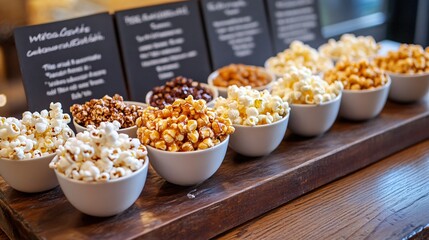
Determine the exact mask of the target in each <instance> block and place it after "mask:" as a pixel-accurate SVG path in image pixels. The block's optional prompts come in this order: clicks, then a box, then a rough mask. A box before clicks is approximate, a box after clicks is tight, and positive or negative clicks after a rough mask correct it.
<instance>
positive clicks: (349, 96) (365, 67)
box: [324, 60, 390, 121]
mask: <svg viewBox="0 0 429 240" xmlns="http://www.w3.org/2000/svg"><path fill="white" fill-rule="evenodd" d="M324 78H325V80H326V81H327V82H329V83H332V82H336V81H341V82H342V84H343V86H344V90H343V96H342V99H341V106H340V116H341V117H343V118H346V119H350V120H356V121H362V120H368V119H371V118H374V117H375V116H377V115H378V114H380V112H381V111H382V110H383V107H384V105H385V104H386V100H387V96H388V93H389V88H390V78H389V76H388V75H386V74H385V73H384V71H383V70H381V69H379V68H377V67H376V66H375V65H374V64H371V62H369V61H368V60H359V61H357V62H352V61H349V60H342V61H340V62H338V63H337V64H336V65H335V68H333V69H331V70H329V71H328V72H326V73H325V75H324Z"/></svg>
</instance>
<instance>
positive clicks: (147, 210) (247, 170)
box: [0, 97, 429, 239]
mask: <svg viewBox="0 0 429 240" xmlns="http://www.w3.org/2000/svg"><path fill="white" fill-rule="evenodd" d="M428 98H429V97H428ZM428 98H426V99H425V101H424V102H421V103H417V104H413V105H410V104H407V105H403V104H396V103H392V102H388V103H387V105H386V107H385V109H384V110H383V112H382V113H381V115H380V116H379V117H378V118H376V119H373V120H371V121H367V122H349V121H344V120H337V122H336V123H335V125H334V127H333V128H332V129H331V131H329V132H328V133H326V134H325V135H323V136H320V137H317V138H301V137H297V136H294V135H291V134H289V133H288V134H287V135H286V137H285V139H284V141H283V142H282V144H281V145H280V147H279V148H278V149H277V150H276V151H274V152H273V153H271V154H270V155H269V156H266V157H262V158H247V157H243V156H239V155H237V154H235V153H234V152H232V151H228V153H227V156H226V158H225V161H224V162H223V164H222V165H221V167H220V169H219V170H218V172H216V174H215V175H214V176H213V177H211V178H210V179H209V180H207V181H206V182H204V183H203V184H201V185H199V186H194V187H178V186H175V185H172V184H169V183H166V182H165V181H164V180H163V179H161V178H160V177H158V176H157V175H156V174H155V173H154V172H153V171H152V170H150V171H149V175H148V180H147V182H146V186H145V188H144V190H143V192H142V194H141V196H140V198H139V199H138V200H137V201H136V203H135V204H134V205H133V206H131V208H129V209H128V210H127V211H125V212H124V213H122V214H120V215H117V216H115V217H110V218H94V217H90V216H86V215H84V214H81V213H80V212H78V211H77V210H76V209H74V208H73V207H72V206H71V205H70V203H69V202H68V201H67V200H66V199H65V197H64V195H63V194H62V192H61V189H60V188H56V189H54V190H52V191H49V192H46V193H41V194H23V193H20V192H17V191H15V190H13V189H11V188H10V187H9V186H8V185H7V184H6V183H5V182H4V181H3V180H0V208H1V212H0V213H1V214H0V220H1V221H0V225H1V228H2V229H3V230H4V231H5V232H6V234H7V235H8V236H10V237H12V238H23V237H25V238H26V239H28V238H46V239H64V238H69V239H70V238H73V239H74V238H81V239H89V238H96V239H101V238H103V239H118V238H120V239H125V238H135V237H141V238H147V239H154V238H160V239H190V238H191V239H194V238H199V239H201V238H210V237H214V236H216V235H218V234H220V233H222V232H224V231H226V230H228V229H231V228H233V227H235V226H238V225H240V224H242V223H244V222H246V221H248V220H250V219H253V218H255V217H257V216H259V215H261V214H263V213H265V212H268V211H269V210H271V209H274V208H276V207H278V206H280V205H282V204H284V203H286V202H288V201H290V200H292V199H295V198H297V197H299V196H301V195H303V194H305V193H307V192H309V191H311V190H314V189H316V188H317V187H320V186H322V185H324V184H326V183H329V182H331V181H333V180H335V179H338V178H340V177H342V176H345V175H346V174H349V173H351V172H354V171H356V170H358V169H360V168H362V167H364V166H367V165H369V164H371V163H374V162H376V161H378V160H380V159H382V158H384V157H386V156H389V155H391V154H393V153H395V152H397V151H399V150H401V149H404V148H406V147H409V146H412V145H414V144H416V143H417V142H420V141H422V140H425V139H428V138H429V100H428ZM106 201H108V199H106Z"/></svg>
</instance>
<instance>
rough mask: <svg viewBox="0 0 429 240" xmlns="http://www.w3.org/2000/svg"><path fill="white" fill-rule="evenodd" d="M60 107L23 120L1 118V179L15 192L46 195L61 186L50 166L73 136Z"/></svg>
mask: <svg viewBox="0 0 429 240" xmlns="http://www.w3.org/2000/svg"><path fill="white" fill-rule="evenodd" d="M70 121H71V118H70V116H69V115H68V114H64V113H63V110H62V106H61V104H60V103H51V104H50V110H49V111H48V110H42V111H41V112H34V113H31V112H24V113H23V114H22V119H16V118H5V117H0V175H1V176H2V177H3V179H4V180H5V181H6V182H7V183H8V184H9V185H10V186H11V187H12V188H14V189H15V190H18V191H21V192H27V193H35V192H43V191H47V190H49V189H52V188H54V187H56V186H57V185H58V181H57V178H56V177H55V173H54V172H52V170H51V169H49V163H50V162H51V160H52V159H53V158H54V157H55V152H56V150H57V149H58V148H59V147H60V146H61V145H63V144H64V142H65V141H66V140H67V139H69V138H71V137H73V136H74V132H73V131H72V130H71V129H70V128H69V126H68V123H70Z"/></svg>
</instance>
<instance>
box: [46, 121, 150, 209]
mask: <svg viewBox="0 0 429 240" xmlns="http://www.w3.org/2000/svg"><path fill="white" fill-rule="evenodd" d="M119 127H120V123H119V122H117V121H114V122H113V123H110V122H103V123H100V125H99V126H98V127H97V128H95V126H93V125H90V126H88V130H87V131H84V132H80V133H78V134H77V135H76V137H73V138H69V139H68V140H67V141H66V142H65V144H64V145H63V146H60V147H59V148H58V150H57V155H56V156H55V158H54V159H53V160H52V161H51V163H50V164H49V167H51V168H52V169H54V171H55V174H56V176H57V178H58V182H59V184H60V186H61V189H62V191H63V192H64V195H65V196H66V198H67V199H68V200H69V202H70V203H71V204H72V205H73V206H74V207H75V208H76V209H78V210H79V211H81V212H83V213H85V214H88V215H91V216H97V217H107V216H113V215H116V214H118V213H121V212H123V211H125V210H126V209H127V208H129V207H130V206H131V205H132V204H133V203H134V202H135V201H136V199H137V198H138V197H139V195H140V193H141V192H142V190H143V187H144V185H145V182H146V177H147V171H148V164H149V159H148V156H147V150H146V147H145V146H143V145H141V143H140V141H139V140H138V139H137V138H130V137H129V136H128V135H126V134H123V133H118V130H119ZM51 171H52V170H51Z"/></svg>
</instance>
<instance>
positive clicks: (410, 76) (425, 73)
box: [384, 70, 429, 78]
mask: <svg viewBox="0 0 429 240" xmlns="http://www.w3.org/2000/svg"><path fill="white" fill-rule="evenodd" d="M384 71H385V72H386V74H387V75H388V76H394V77H408V78H414V77H422V76H429V72H424V73H413V74H409V73H395V72H391V71H387V70H384Z"/></svg>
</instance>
